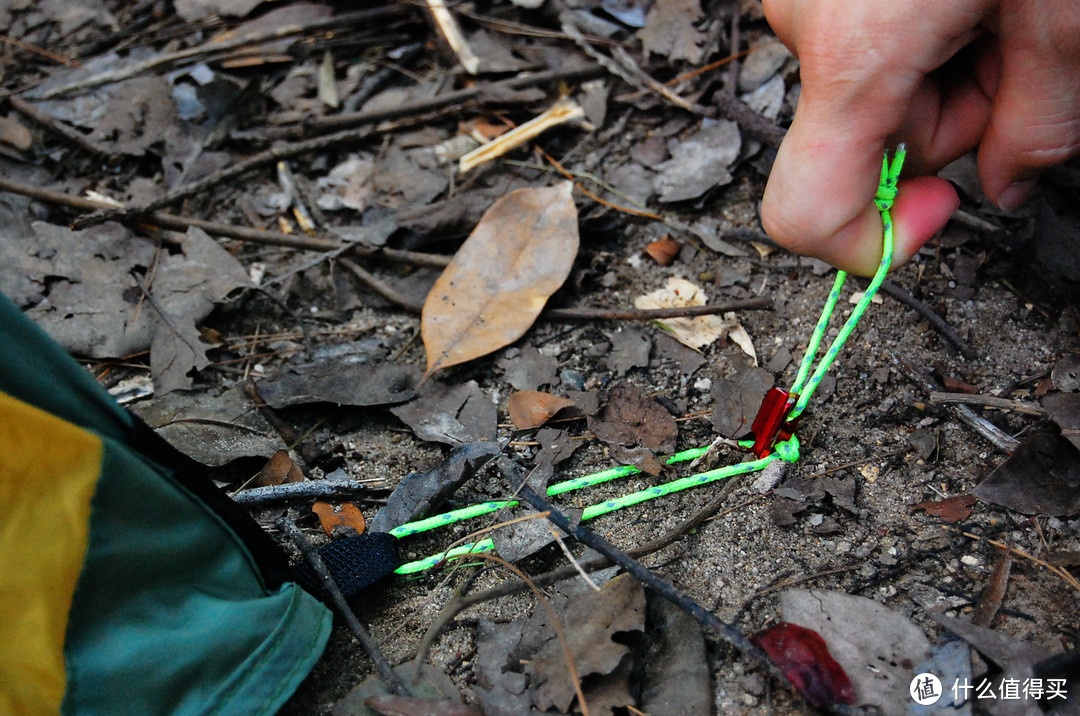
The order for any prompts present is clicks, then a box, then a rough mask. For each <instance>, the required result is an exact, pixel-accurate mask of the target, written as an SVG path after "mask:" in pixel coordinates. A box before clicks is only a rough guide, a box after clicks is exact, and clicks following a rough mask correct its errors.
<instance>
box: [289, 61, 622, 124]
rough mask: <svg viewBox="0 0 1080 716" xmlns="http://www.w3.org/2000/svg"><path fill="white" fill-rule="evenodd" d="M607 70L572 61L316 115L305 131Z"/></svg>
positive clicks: (416, 111) (391, 116) (365, 121)
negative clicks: (345, 111)
mask: <svg viewBox="0 0 1080 716" xmlns="http://www.w3.org/2000/svg"><path fill="white" fill-rule="evenodd" d="M603 74H604V69H603V68H602V67H600V66H599V65H592V64H580V65H572V66H570V67H567V68H560V69H558V70H547V71H544V72H536V73H534V74H523V75H518V76H517V77H513V78H511V79H506V80H500V81H498V82H485V83H480V84H476V85H473V86H472V87H467V88H465V89H460V90H455V91H453V92H445V93H443V94H440V95H436V96H434V97H429V98H426V99H421V100H415V101H412V102H406V103H404V104H400V105H398V106H397V107H387V108H385V109H378V110H370V111H367V112H356V113H353V114H336V115H329V116H325V117H316V118H314V119H311V120H310V121H308V122H307V123H306V124H305V125H304V131H307V132H326V131H329V130H331V129H341V128H343V127H355V126H358V125H362V124H374V123H376V122H382V121H384V120H387V119H397V118H399V117H408V116H413V115H417V114H423V113H425V112H431V111H433V110H437V109H443V108H444V107H451V106H453V105H458V104H462V103H464V102H469V101H472V100H477V99H485V98H489V97H490V98H491V99H492V100H495V98H497V97H499V96H500V95H506V94H508V93H509V91H511V90H518V89H525V88H527V87H538V86H540V85H547V84H551V83H558V82H574V81H579V80H590V79H595V78H597V77H602V76H603Z"/></svg>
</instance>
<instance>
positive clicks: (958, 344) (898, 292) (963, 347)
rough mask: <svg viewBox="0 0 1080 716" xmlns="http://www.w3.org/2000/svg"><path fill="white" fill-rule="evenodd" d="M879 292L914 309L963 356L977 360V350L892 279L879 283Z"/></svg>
mask: <svg viewBox="0 0 1080 716" xmlns="http://www.w3.org/2000/svg"><path fill="white" fill-rule="evenodd" d="M881 292H882V293H884V294H887V295H889V296H891V297H893V298H895V299H896V300H897V301H899V302H900V303H902V304H904V305H905V306H907V307H909V308H913V309H915V311H916V312H917V313H918V314H919V315H921V316H922V317H923V318H925V319H926V320H927V321H929V322H930V325H931V326H933V327H934V330H935V331H937V332H938V333H940V334H941V337H942V338H944V339H945V340H946V341H948V342H949V343H951V344H952V346H953V347H954V348H956V349H957V350H958V351H960V353H961V354H962V355H963V356H964V357H965V358H967V359H968V360H977V359H978V358H979V352H978V351H976V350H975V349H974V348H972V347H971V346H970V345H969V344H968V342H967V341H965V340H964V339H963V338H961V337H960V334H959V333H957V332H956V331H954V330H953V329H952V327H951V326H950V325H949V324H948V323H946V322H945V319H944V318H942V317H941V316H939V315H938V314H937V313H935V312H934V310H933V309H932V308H930V307H929V306H927V305H926V304H925V303H923V302H922V301H920V300H919V299H917V298H915V297H914V296H912V295H911V294H910V293H908V292H907V291H906V290H904V289H903V288H901V287H900V286H897V285H896V284H895V283H893V282H892V281H890V280H888V279H885V280H884V281H882V283H881Z"/></svg>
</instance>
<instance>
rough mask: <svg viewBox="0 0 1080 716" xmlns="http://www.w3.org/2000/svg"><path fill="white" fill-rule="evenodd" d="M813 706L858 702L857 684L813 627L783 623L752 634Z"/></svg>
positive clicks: (753, 640) (754, 640)
mask: <svg viewBox="0 0 1080 716" xmlns="http://www.w3.org/2000/svg"><path fill="white" fill-rule="evenodd" d="M750 641H752V642H754V644H756V645H757V646H758V647H760V648H761V650H762V651H764V652H765V654H766V655H767V656H768V657H769V659H770V660H771V661H772V662H773V663H774V664H776V665H777V666H778V667H779V668H780V670H781V671H782V672H784V676H786V677H787V678H788V680H789V681H790V682H791V683H792V685H793V686H795V688H797V689H798V690H799V692H800V693H801V694H802V695H803V697H804V698H805V699H806V700H807V702H809V703H810V705H811V706H814V707H820V706H827V705H829V704H851V703H855V687H854V686H852V685H851V679H849V678H848V675H847V673H846V672H845V671H844V669H843V667H842V666H840V664H838V663H836V660H835V659H833V658H832V655H831V654H830V653H829V647H828V646H826V644H825V640H824V639H822V638H821V635H820V634H818V633H817V632H816V631H814V630H813V629H807V628H806V627H801V626H799V625H798V624H791V623H789V622H780V623H779V624H775V625H773V626H771V627H769V628H768V629H764V630H762V631H759V632H758V633H757V634H754V635H753V636H752V637H750Z"/></svg>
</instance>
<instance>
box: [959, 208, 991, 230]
mask: <svg viewBox="0 0 1080 716" xmlns="http://www.w3.org/2000/svg"><path fill="white" fill-rule="evenodd" d="M951 220H952V221H955V222H956V223H958V224H962V225H964V226H966V227H968V228H969V229H975V230H976V231H982V232H985V233H987V234H992V233H994V232H996V231H1001V230H1002V229H1001V227H1000V226H998V225H997V224H994V223H991V222H989V221H987V220H986V219H983V218H980V217H978V216H976V215H975V214H972V213H970V212H967V211H964V210H963V209H957V210H956V211H954V212H953V215H952V218H951Z"/></svg>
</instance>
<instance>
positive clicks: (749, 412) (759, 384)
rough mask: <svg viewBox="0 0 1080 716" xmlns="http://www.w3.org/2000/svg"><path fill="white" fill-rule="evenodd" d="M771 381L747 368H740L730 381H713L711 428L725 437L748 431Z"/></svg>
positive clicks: (768, 376) (759, 371)
mask: <svg viewBox="0 0 1080 716" xmlns="http://www.w3.org/2000/svg"><path fill="white" fill-rule="evenodd" d="M773 382H774V381H773V377H772V374H771V373H769V372H768V371H766V370H764V369H762V368H757V367H755V366H749V365H744V366H743V367H742V368H740V369H739V370H738V371H737V372H736V373H735V375H733V376H732V377H731V378H717V379H715V380H713V383H712V397H713V414H712V424H713V429H714V430H715V431H716V432H717V433H719V434H720V435H723V436H724V437H728V438H736V437H739V436H741V435H743V434H745V433H748V432H750V426H751V425H752V424H753V422H754V418H755V417H756V416H757V413H758V408H760V407H761V401H762V399H763V398H764V397H765V393H766V392H768V390H769V388H771V387H772V386H773Z"/></svg>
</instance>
